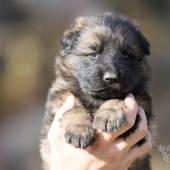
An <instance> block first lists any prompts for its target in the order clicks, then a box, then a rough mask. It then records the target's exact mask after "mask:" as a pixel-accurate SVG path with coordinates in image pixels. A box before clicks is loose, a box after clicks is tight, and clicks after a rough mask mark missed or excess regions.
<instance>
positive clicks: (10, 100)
mask: <svg viewBox="0 0 170 170" xmlns="http://www.w3.org/2000/svg"><path fill="white" fill-rule="evenodd" d="M113 10H115V11H117V12H120V13H123V14H125V15H128V16H130V17H131V18H134V19H136V20H137V21H138V22H139V23H140V25H141V29H142V31H143V32H144V34H145V35H146V37H147V38H148V39H149V41H150V43H151V52H152V54H151V56H150V63H151V66H152V70H153V71H152V72H153V73H152V82H151V93H152V96H153V106H154V112H155V114H156V115H157V122H158V125H159V126H158V134H159V137H158V146H159V145H160V144H161V146H162V147H163V146H164V147H165V149H164V152H160V150H159V149H158V147H157V148H156V150H155V152H154V157H153V158H154V159H153V169H154V170H160V169H163V170H169V169H170V155H169V154H170V150H169V149H168V145H170V133H169V131H168V130H169V128H170V124H169V120H170V114H169V113H170V76H169V75H170V56H169V52H170V49H169V44H170V36H169V30H170V1H169V0H161V1H160V0H150V1H147V0H142V1H139V0H128V1H123V0H115V1H114V0H107V1H100V3H99V1H97V0H91V1H90V0H86V1H83V0H72V1H69V0H55V1H54V0H48V1H41V0H5V1H4V0H0V89H1V90H0V136H1V138H0V151H1V152H0V169H1V170H30V169H31V170H34V169H35V170H36V169H40V158H39V153H38V136H39V129H40V126H41V119H42V117H43V113H44V103H45V100H46V94H47V90H48V88H49V86H50V83H51V80H52V79H53V78H54V74H53V70H54V69H53V66H54V58H55V55H57V54H58V51H59V47H60V46H59V39H60V38H61V34H62V32H63V31H64V30H65V29H66V28H68V26H69V24H70V22H71V21H72V20H73V19H74V18H75V17H76V16H80V15H93V14H96V13H101V12H107V11H113ZM165 157H166V158H167V159H164V158H165ZM168 160H169V161H168Z"/></svg>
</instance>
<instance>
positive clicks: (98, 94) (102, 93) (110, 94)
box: [89, 87, 124, 99]
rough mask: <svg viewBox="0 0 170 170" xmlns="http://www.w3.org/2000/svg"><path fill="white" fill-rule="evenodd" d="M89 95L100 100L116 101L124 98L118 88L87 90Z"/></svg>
mask: <svg viewBox="0 0 170 170" xmlns="http://www.w3.org/2000/svg"><path fill="white" fill-rule="evenodd" d="M89 95H91V96H93V97H95V98H101V99H113V98H116V99H118V98H121V97H122V96H124V93H123V92H122V91H121V89H120V88H109V87H105V88H100V89H93V90H89Z"/></svg>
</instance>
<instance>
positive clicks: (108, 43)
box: [62, 13, 149, 99]
mask: <svg viewBox="0 0 170 170" xmlns="http://www.w3.org/2000/svg"><path fill="white" fill-rule="evenodd" d="M62 45H63V50H62V57H63V60H64V61H65V62H66V63H67V64H68V67H69V68H70V70H71V72H72V75H73V77H74V78H75V79H76V81H77V83H78V85H79V86H80V88H81V90H82V91H83V92H84V93H86V94H88V95H91V96H93V97H95V98H103V99H109V98H119V97H121V96H124V95H126V94H127V93H130V92H131V93H134V91H135V90H136V89H137V88H140V87H142V86H144V83H145V82H146V80H147V74H146V70H147V67H146V59H145V56H146V55H149V43H148V42H147V40H146V39H145V38H144V36H143V35H142V34H141V32H140V30H139V27H138V26H137V25H136V24H134V22H132V21H130V20H129V19H127V18H125V17H123V16H120V15H117V14H112V13H107V14H103V15H100V16H96V17H80V18H78V19H77V20H76V22H75V24H74V25H73V27H72V28H71V29H70V30H67V31H66V32H65V33H64V36H63V39H62Z"/></svg>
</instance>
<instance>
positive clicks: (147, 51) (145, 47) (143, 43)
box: [140, 33, 150, 56]
mask: <svg viewBox="0 0 170 170" xmlns="http://www.w3.org/2000/svg"><path fill="white" fill-rule="evenodd" d="M140 34H141V33H140ZM140 42H141V43H140V45H141V49H142V50H141V51H142V53H143V56H146V55H150V44H149V42H148V41H147V39H146V38H145V37H144V36H143V35H142V34H141V38H140Z"/></svg>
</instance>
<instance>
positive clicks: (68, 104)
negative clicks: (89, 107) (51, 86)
mask: <svg viewBox="0 0 170 170" xmlns="http://www.w3.org/2000/svg"><path fill="white" fill-rule="evenodd" d="M75 103H76V98H75V96H73V95H69V96H68V97H67V99H66V100H65V102H64V104H63V105H62V106H61V107H60V108H59V110H58V111H57V112H56V114H55V117H54V120H53V122H52V124H51V127H50V130H49V132H48V139H49V140H51V139H53V138H54V136H56V134H58V135H59V134H61V133H63V129H62V128H61V125H60V123H61V119H62V116H63V114H64V113H65V112H67V111H69V110H71V109H72V108H73V107H74V106H75Z"/></svg>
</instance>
